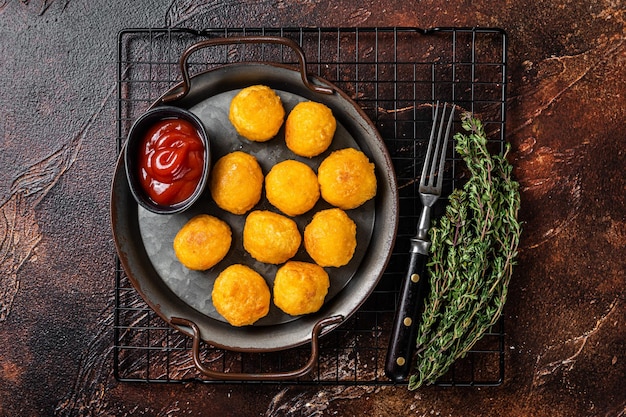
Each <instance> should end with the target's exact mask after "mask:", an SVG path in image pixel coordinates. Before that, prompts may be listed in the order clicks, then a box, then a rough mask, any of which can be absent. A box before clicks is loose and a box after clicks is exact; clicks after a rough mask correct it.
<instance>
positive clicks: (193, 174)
mask: <svg viewBox="0 0 626 417" xmlns="http://www.w3.org/2000/svg"><path fill="white" fill-rule="evenodd" d="M203 167H204V145H203V143H202V139H201V138H200V134H199V133H198V131H197V130H196V128H195V127H194V126H193V125H192V124H191V123H190V122H188V121H187V120H182V119H164V120H160V121H159V122H158V123H156V124H155V125H154V126H152V127H151V128H150V129H149V130H148V132H147V133H146V136H145V137H144V139H143V142H142V144H141V147H140V148H139V180H140V182H141V185H142V186H143V189H144V190H145V191H146V193H147V194H148V196H149V197H150V198H151V199H152V200H153V201H154V202H155V203H157V204H160V205H172V204H176V203H180V202H182V201H185V200H186V199H187V198H189V197H190V196H191V195H192V194H193V192H194V191H195V189H196V187H197V186H198V183H199V182H200V178H201V176H202V170H203Z"/></svg>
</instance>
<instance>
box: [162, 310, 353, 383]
mask: <svg viewBox="0 0 626 417" xmlns="http://www.w3.org/2000/svg"><path fill="white" fill-rule="evenodd" d="M341 321H343V316H331V317H326V318H324V319H321V320H320V321H318V322H317V323H315V326H313V331H312V332H311V356H310V357H309V360H308V361H307V362H306V363H305V364H304V366H302V367H301V368H298V369H295V370H292V371H284V372H268V373H258V374H257V373H240V372H219V371H214V370H212V369H209V368H207V367H206V366H204V365H203V364H202V361H201V360H200V329H199V328H198V325H196V324H195V323H194V322H192V321H191V320H188V319H184V318H181V317H172V318H171V321H170V322H171V323H172V324H173V325H175V326H185V327H189V328H191V329H192V331H193V346H192V357H193V363H194V365H195V366H196V368H197V369H198V370H199V371H200V372H201V373H202V374H204V375H206V376H208V377H209V378H212V379H216V380H225V381H226V380H227V381H262V380H265V381H276V380H286V379H295V378H299V377H301V376H304V375H306V374H308V373H309V372H310V371H311V370H312V369H313V367H314V366H315V364H316V362H317V359H318V357H319V336H320V333H321V331H322V328H324V327H325V326H329V325H332V324H337V323H340V322H341Z"/></svg>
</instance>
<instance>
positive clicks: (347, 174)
mask: <svg viewBox="0 0 626 417" xmlns="http://www.w3.org/2000/svg"><path fill="white" fill-rule="evenodd" d="M317 178H318V181H319V183H320V192H321V194H322V198H323V199H324V200H326V201H327V202H329V203H330V204H332V205H334V206H336V207H339V208H341V209H344V210H349V209H353V208H356V207H359V206H360V205H362V204H363V203H365V202H366V201H368V200H370V199H371V198H373V197H374V196H375V195H376V174H375V173H374V164H373V163H371V162H370V161H369V159H368V158H367V156H366V155H365V154H364V153H363V152H361V151H359V150H356V149H353V148H346V149H341V150H338V151H335V152H333V153H331V154H330V155H329V156H328V157H326V159H324V160H323V161H322V163H321V164H320V166H319V168H318V170H317Z"/></svg>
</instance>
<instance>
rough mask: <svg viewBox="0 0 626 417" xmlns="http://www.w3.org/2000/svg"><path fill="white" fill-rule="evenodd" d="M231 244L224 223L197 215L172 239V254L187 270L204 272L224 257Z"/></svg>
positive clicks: (207, 216) (229, 233) (226, 226)
mask: <svg viewBox="0 0 626 417" xmlns="http://www.w3.org/2000/svg"><path fill="white" fill-rule="evenodd" d="M231 242H232V234H231V230H230V227H229V226H228V225H227V224H226V223H225V222H223V221H222V220H220V219H218V218H216V217H213V216H209V215H208V214H199V215H197V216H195V217H193V218H192V219H191V220H189V221H188V222H187V223H186V224H185V225H184V226H183V227H182V228H181V229H180V230H179V231H178V233H177V234H176V237H174V252H175V254H176V257H177V258H178V260H179V261H180V263H182V264H183V265H185V266H186V267H187V268H189V269H193V270H198V271H204V270H207V269H209V268H212V267H213V266H215V265H216V264H217V263H218V262H219V261H221V260H222V259H223V258H224V256H226V254H227V253H228V250H229V249H230V244H231Z"/></svg>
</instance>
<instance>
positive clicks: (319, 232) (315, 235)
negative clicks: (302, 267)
mask: <svg viewBox="0 0 626 417" xmlns="http://www.w3.org/2000/svg"><path fill="white" fill-rule="evenodd" d="M304 247H305V249H306V251H307V253H308V254H309V256H311V258H313V260H314V261H315V263H317V264H318V265H320V266H334V267H340V266H343V265H346V264H347V263H348V262H350V260H351V259H352V256H353V255H354V250H355V249H356V224H355V223H354V221H352V219H351V218H350V217H348V215H347V214H346V212H345V211H343V210H341V209H338V208H332V209H327V210H322V211H320V212H318V213H315V215H314V216H313V219H312V220H311V222H310V223H309V224H308V225H307V226H306V228H305V229H304Z"/></svg>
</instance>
